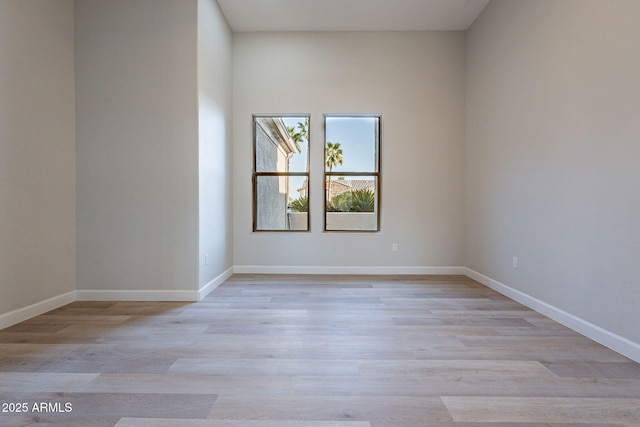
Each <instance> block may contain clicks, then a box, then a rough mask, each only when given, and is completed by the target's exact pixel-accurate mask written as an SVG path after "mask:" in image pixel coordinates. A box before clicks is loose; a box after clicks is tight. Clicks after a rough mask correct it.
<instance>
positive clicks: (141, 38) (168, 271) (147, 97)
mask: <svg viewBox="0 0 640 427" xmlns="http://www.w3.org/2000/svg"><path fill="white" fill-rule="evenodd" d="M75 24H76V50H75V55H76V116H77V134H76V137H77V235H78V238H77V250H78V258H77V287H78V290H79V291H90V290H93V291H96V290H99V291H106V292H104V293H100V294H96V295H99V297H101V298H108V297H109V295H110V293H109V292H113V291H123V290H126V291H148V290H152V291H168V292H167V293H166V296H167V298H170V299H181V298H182V297H183V296H185V295H186V296H187V297H189V298H190V297H191V296H192V294H191V293H186V294H185V293H180V291H189V292H194V293H195V292H197V289H198V179H199V177H198V91H197V2H196V1H195V0H193V1H184V0H136V1H129V0H110V1H99V0H77V1H76V21H75ZM85 294H87V293H86V292H85ZM116 294H117V295H118V297H120V296H121V295H122V293H119V294H118V293H116ZM82 295H84V294H83V293H82V292H79V296H82ZM136 295H137V296H138V295H141V294H136Z"/></svg>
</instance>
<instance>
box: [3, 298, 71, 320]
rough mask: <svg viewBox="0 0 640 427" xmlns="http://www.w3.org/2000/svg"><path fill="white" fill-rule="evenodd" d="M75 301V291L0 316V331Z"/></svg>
mask: <svg viewBox="0 0 640 427" xmlns="http://www.w3.org/2000/svg"><path fill="white" fill-rule="evenodd" d="M75 299H76V293H75V291H71V292H67V293H66V294H61V295H58V296H55V297H53V298H49V299H46V300H44V301H40V302H37V303H35V304H31V305H28V306H26V307H23V308H19V309H17V310H13V311H10V312H8V313H5V314H2V315H0V329H4V328H8V327H9V326H11V325H15V324H16V323H20V322H24V321H25V320H29V319H31V318H32V317H35V316H39V315H41V314H43V313H46V312H47V311H51V310H55V309H56V308H59V307H62V306H63V305H67V304H69V303H72V302H73V301H75Z"/></svg>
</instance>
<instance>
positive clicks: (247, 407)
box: [0, 275, 640, 427]
mask: <svg viewBox="0 0 640 427" xmlns="http://www.w3.org/2000/svg"><path fill="white" fill-rule="evenodd" d="M0 349H1V350H0V402H2V404H3V408H0V409H4V410H11V409H12V408H13V413H11V412H9V413H7V412H4V413H0V425H2V426H14V425H15V426H23V425H59V426H83V427H84V426H117V427H125V426H127V427H129V426H139V427H147V426H148V427H178V426H180V427H182V426H186V427H188V426H195V427H211V426H220V427H239V426H247V427H294V426H310V427H402V426H411V427H413V426H426V427H455V426H458V427H479V426H483V427H487V426H498V427H506V426H537V427H540V426H558V427H559V426H563V427H567V426H573V427H577V426H582V427H586V426H592V427H595V426H599V427H604V426H609V427H612V426H640V365H638V364H636V363H634V362H632V361H630V360H628V359H626V358H624V357H622V356H620V355H619V354H617V353H615V352H613V351H611V350H608V349H606V348H604V347H602V346H600V345H598V344H596V343H594V342H592V341H590V340H589V339H587V338H584V337H582V336H580V335H578V334H577V333H575V332H572V331H571V330H569V329H567V328H565V327H563V326H561V325H559V324H557V323H555V322H553V321H551V320H549V319H547V318H545V317H543V316H541V315H539V314H537V313H535V312H533V311H531V310H529V309H527V308H526V307H523V306H522V305H520V304H518V303H516V302H513V301H511V300H509V299H507V298H505V297H503V296H501V295H499V294H497V293H495V292H494V291H492V290H490V289H488V288H486V287H484V286H482V285H480V284H478V283H477V282H474V281H473V280H471V279H468V278H466V277H460V276H257V275H235V276H233V277H232V278H231V279H229V280H228V281H227V282H226V283H224V284H223V285H222V286H220V287H219V288H218V289H216V290H215V291H214V292H212V293H211V294H210V295H209V296H208V297H207V298H206V299H204V300H203V301H201V302H198V303H177V302H176V303H171V302H161V303H158V302H145V303H142V302H75V303H72V304H69V305H67V306H64V307H61V308H59V309H57V310H54V311H51V312H49V313H46V314H44V315H41V316H38V317H36V318H33V319H31V320H28V321H26V322H23V323H20V324H18V325H14V326H12V327H10V328H7V329H4V330H2V331H0ZM10 403H13V404H18V403H26V404H27V409H28V410H27V412H26V413H16V412H15V410H16V406H15V405H14V406H13V407H11V405H9V404H10ZM41 403H45V404H49V405H48V406H47V407H44V409H46V410H47V411H49V412H47V411H42V412H38V411H35V410H34V407H33V405H34V404H36V405H37V406H36V408H35V409H39V408H40V404H41ZM65 404H69V405H68V406H65ZM65 409H67V410H68V409H71V411H70V412H60V411H64V410H65ZM51 410H53V411H55V412H54V413H52V412H50V411H51Z"/></svg>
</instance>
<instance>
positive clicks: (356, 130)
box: [324, 114, 382, 231]
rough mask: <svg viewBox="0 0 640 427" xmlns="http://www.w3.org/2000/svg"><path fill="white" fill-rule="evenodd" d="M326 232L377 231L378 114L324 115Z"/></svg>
mask: <svg viewBox="0 0 640 427" xmlns="http://www.w3.org/2000/svg"><path fill="white" fill-rule="evenodd" d="M324 129H325V150H324V151H325V156H324V160H325V162H324V164H325V169H324V182H325V196H324V199H325V201H324V206H325V221H324V229H325V231H380V146H381V144H380V135H381V130H382V117H381V116H379V115H351V116H347V115H328V114H327V115H325V116H324Z"/></svg>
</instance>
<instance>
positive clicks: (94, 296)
mask: <svg viewBox="0 0 640 427" xmlns="http://www.w3.org/2000/svg"><path fill="white" fill-rule="evenodd" d="M76 299H77V300H78V301H190V302H195V301H198V291H162V290H155V291H143V290H78V291H76Z"/></svg>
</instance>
